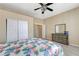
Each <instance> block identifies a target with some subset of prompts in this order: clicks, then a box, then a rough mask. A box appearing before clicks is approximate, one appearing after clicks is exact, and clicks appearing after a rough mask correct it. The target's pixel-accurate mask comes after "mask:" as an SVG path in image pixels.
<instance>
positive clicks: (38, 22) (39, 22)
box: [34, 18, 45, 38]
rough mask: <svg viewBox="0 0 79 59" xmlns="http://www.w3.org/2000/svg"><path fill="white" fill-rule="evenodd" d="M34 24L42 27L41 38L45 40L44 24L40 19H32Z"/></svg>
mask: <svg viewBox="0 0 79 59" xmlns="http://www.w3.org/2000/svg"><path fill="white" fill-rule="evenodd" d="M34 24H38V25H42V26H43V29H42V35H43V36H42V37H43V38H45V24H44V22H43V20H42V19H37V18H34Z"/></svg>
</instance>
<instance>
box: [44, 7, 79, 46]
mask: <svg viewBox="0 0 79 59" xmlns="http://www.w3.org/2000/svg"><path fill="white" fill-rule="evenodd" d="M44 22H45V25H46V27H47V28H46V34H47V35H46V36H47V38H48V39H49V40H52V38H51V34H52V33H54V32H55V24H66V27H67V28H66V30H67V31H69V44H70V45H74V46H79V8H76V9H73V10H70V11H67V12H64V13H62V14H59V15H56V16H53V17H50V18H48V19H46V21H44Z"/></svg>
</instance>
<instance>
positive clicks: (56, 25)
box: [55, 24, 66, 33]
mask: <svg viewBox="0 0 79 59" xmlns="http://www.w3.org/2000/svg"><path fill="white" fill-rule="evenodd" d="M57 25H64V27H65V30H64V32H65V31H66V24H56V25H55V33H56V26H57Z"/></svg>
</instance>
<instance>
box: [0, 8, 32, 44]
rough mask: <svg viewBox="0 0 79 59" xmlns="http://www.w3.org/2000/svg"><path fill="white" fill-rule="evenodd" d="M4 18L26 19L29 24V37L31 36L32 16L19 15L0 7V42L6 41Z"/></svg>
mask: <svg viewBox="0 0 79 59" xmlns="http://www.w3.org/2000/svg"><path fill="white" fill-rule="evenodd" d="M6 18H11V19H15V20H26V21H28V24H29V26H28V27H29V38H32V37H33V17H30V16H25V15H21V14H18V13H14V12H9V11H5V10H1V9H0V43H5V42H6V21H5V20H6Z"/></svg>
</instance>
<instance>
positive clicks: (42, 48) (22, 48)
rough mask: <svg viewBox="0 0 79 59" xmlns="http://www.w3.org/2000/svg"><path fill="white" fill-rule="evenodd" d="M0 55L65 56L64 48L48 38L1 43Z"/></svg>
mask: <svg viewBox="0 0 79 59" xmlns="http://www.w3.org/2000/svg"><path fill="white" fill-rule="evenodd" d="M0 56H63V49H62V47H61V46H60V45H57V44H55V43H53V42H51V41H48V40H43V39H28V40H26V41H15V42H9V43H6V44H4V45H0Z"/></svg>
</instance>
